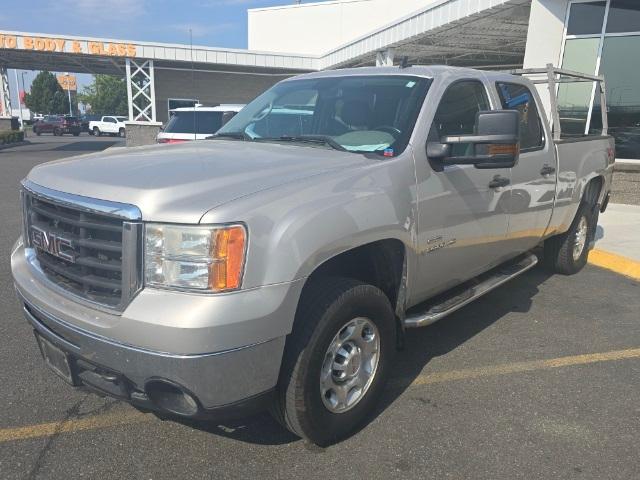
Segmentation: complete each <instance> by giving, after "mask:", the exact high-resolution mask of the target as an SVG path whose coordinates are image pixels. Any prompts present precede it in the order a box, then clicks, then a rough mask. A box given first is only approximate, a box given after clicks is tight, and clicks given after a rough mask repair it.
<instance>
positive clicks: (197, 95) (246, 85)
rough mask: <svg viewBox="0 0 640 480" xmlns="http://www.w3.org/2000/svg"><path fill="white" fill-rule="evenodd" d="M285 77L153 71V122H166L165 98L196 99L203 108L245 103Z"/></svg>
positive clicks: (285, 76)
mask: <svg viewBox="0 0 640 480" xmlns="http://www.w3.org/2000/svg"><path fill="white" fill-rule="evenodd" d="M287 76H288V75H259V74H253V73H252V74H244V73H221V72H202V71H196V72H194V73H193V74H192V72H191V71H189V70H165V69H161V68H156V69H155V89H156V119H157V121H159V122H163V123H164V122H166V121H167V116H168V114H167V100H168V99H169V98H192V99H197V100H199V101H200V103H202V104H203V105H216V104H220V103H248V102H249V101H251V100H253V99H254V98H255V97H257V96H258V95H259V94H261V93H262V92H263V91H265V90H266V89H267V88H269V87H271V86H272V85H274V84H275V83H277V82H279V81H280V80H282V79H284V78H287Z"/></svg>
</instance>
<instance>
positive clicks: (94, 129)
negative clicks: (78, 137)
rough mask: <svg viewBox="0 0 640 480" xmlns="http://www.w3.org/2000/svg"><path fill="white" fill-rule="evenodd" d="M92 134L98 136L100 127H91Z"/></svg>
mask: <svg viewBox="0 0 640 480" xmlns="http://www.w3.org/2000/svg"><path fill="white" fill-rule="evenodd" d="M93 135H94V136H96V137H99V136H100V135H102V133H100V129H99V128H98V127H93Z"/></svg>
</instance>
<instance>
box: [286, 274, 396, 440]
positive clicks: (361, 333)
mask: <svg viewBox="0 0 640 480" xmlns="http://www.w3.org/2000/svg"><path fill="white" fill-rule="evenodd" d="M312 282H313V283H312V284H310V285H308V286H307V287H305V291H304V293H303V296H302V298H301V300H300V302H301V303H300V306H299V308H298V312H297V313H296V320H295V323H294V327H293V331H292V333H291V335H290V336H289V338H288V339H287V344H286V347H285V353H284V359H283V364H282V369H281V372H280V379H279V382H278V394H277V400H276V402H275V405H274V409H273V410H274V412H273V413H274V416H275V417H276V419H277V420H278V421H279V422H281V423H282V424H283V425H284V426H285V427H286V428H288V429H289V430H290V431H291V432H293V433H294V434H296V435H298V436H300V437H303V438H305V439H307V440H309V441H311V442H313V443H316V444H318V445H329V444H332V443H334V442H336V441H338V440H340V439H342V438H344V437H346V436H348V435H349V434H351V433H353V432H354V431H355V430H357V428H358V427H359V426H360V425H361V424H362V423H363V421H364V420H365V419H366V418H367V416H368V415H369V414H370V413H371V411H372V410H373V408H374V406H375V403H376V401H377V400H378V398H379V396H380V394H381V391H382V389H383V387H384V383H385V380H386V377H387V375H388V371H389V369H390V366H391V363H392V362H393V357H394V354H395V347H396V326H395V316H394V313H393V309H392V308H391V304H390V302H389V299H388V298H387V296H386V295H385V294H384V293H383V292H382V291H381V290H380V289H378V288H376V287H374V286H372V285H368V284H364V283H362V282H359V281H356V280H351V279H346V278H331V279H329V278H325V279H319V280H312Z"/></svg>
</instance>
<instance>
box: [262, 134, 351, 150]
mask: <svg viewBox="0 0 640 480" xmlns="http://www.w3.org/2000/svg"><path fill="white" fill-rule="evenodd" d="M256 140H264V141H282V142H301V143H315V144H319V145H327V146H329V147H331V148H333V149H334V150H339V151H341V152H347V151H348V150H347V149H346V148H344V147H343V146H342V145H340V144H339V143H338V142H336V141H335V140H334V139H333V138H331V137H330V136H328V135H281V136H280V137H262V138H256Z"/></svg>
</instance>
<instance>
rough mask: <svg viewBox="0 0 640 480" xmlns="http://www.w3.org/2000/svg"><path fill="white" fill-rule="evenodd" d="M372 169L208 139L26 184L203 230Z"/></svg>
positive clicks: (72, 164) (37, 176) (84, 163)
mask: <svg viewBox="0 0 640 480" xmlns="http://www.w3.org/2000/svg"><path fill="white" fill-rule="evenodd" d="M367 162H371V160H367V159H366V158H365V157H364V156H362V155H357V154H353V153H347V152H340V151H334V150H330V149H327V148H322V147H312V146H298V145H282V144H275V143H257V142H242V141H228V140H207V141H199V142H189V143H185V144H177V145H153V146H148V147H138V148H112V149H110V150H108V151H104V152H99V153H93V154H89V155H82V156H78V157H73V158H69V159H63V160H57V161H54V162H50V163H46V164H42V165H40V166H37V167H35V168H34V169H33V170H32V171H31V172H30V173H29V175H28V177H27V178H28V179H29V180H31V181H32V182H35V183H37V184H38V185H41V186H43V187H47V188H51V189H54V190H58V191H61V192H66V193H72V194H76V195H82V196H86V197H91V198H98V199H101V200H111V201H117V202H121V203H128V204H132V205H136V206H137V207H138V208H139V209H140V210H141V211H142V217H143V219H144V220H152V221H157V222H175V223H197V222H199V220H200V218H202V215H204V213H205V212H207V211H208V210H211V209H213V208H215V207H217V206H219V205H222V204H224V203H227V202H230V201H232V200H234V199H237V198H241V197H244V196H246V195H250V194H253V193H256V192H259V191H262V190H267V189H271V188H274V187H277V186H278V185H283V184H285V183H290V182H294V181H296V180H300V179H303V178H307V177H310V176H314V175H321V174H325V173H328V172H333V171H336V170H342V169H345V168H348V167H353V166H356V165H360V164H362V165H364V164H365V163H367ZM234 220H241V219H229V221H234Z"/></svg>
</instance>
